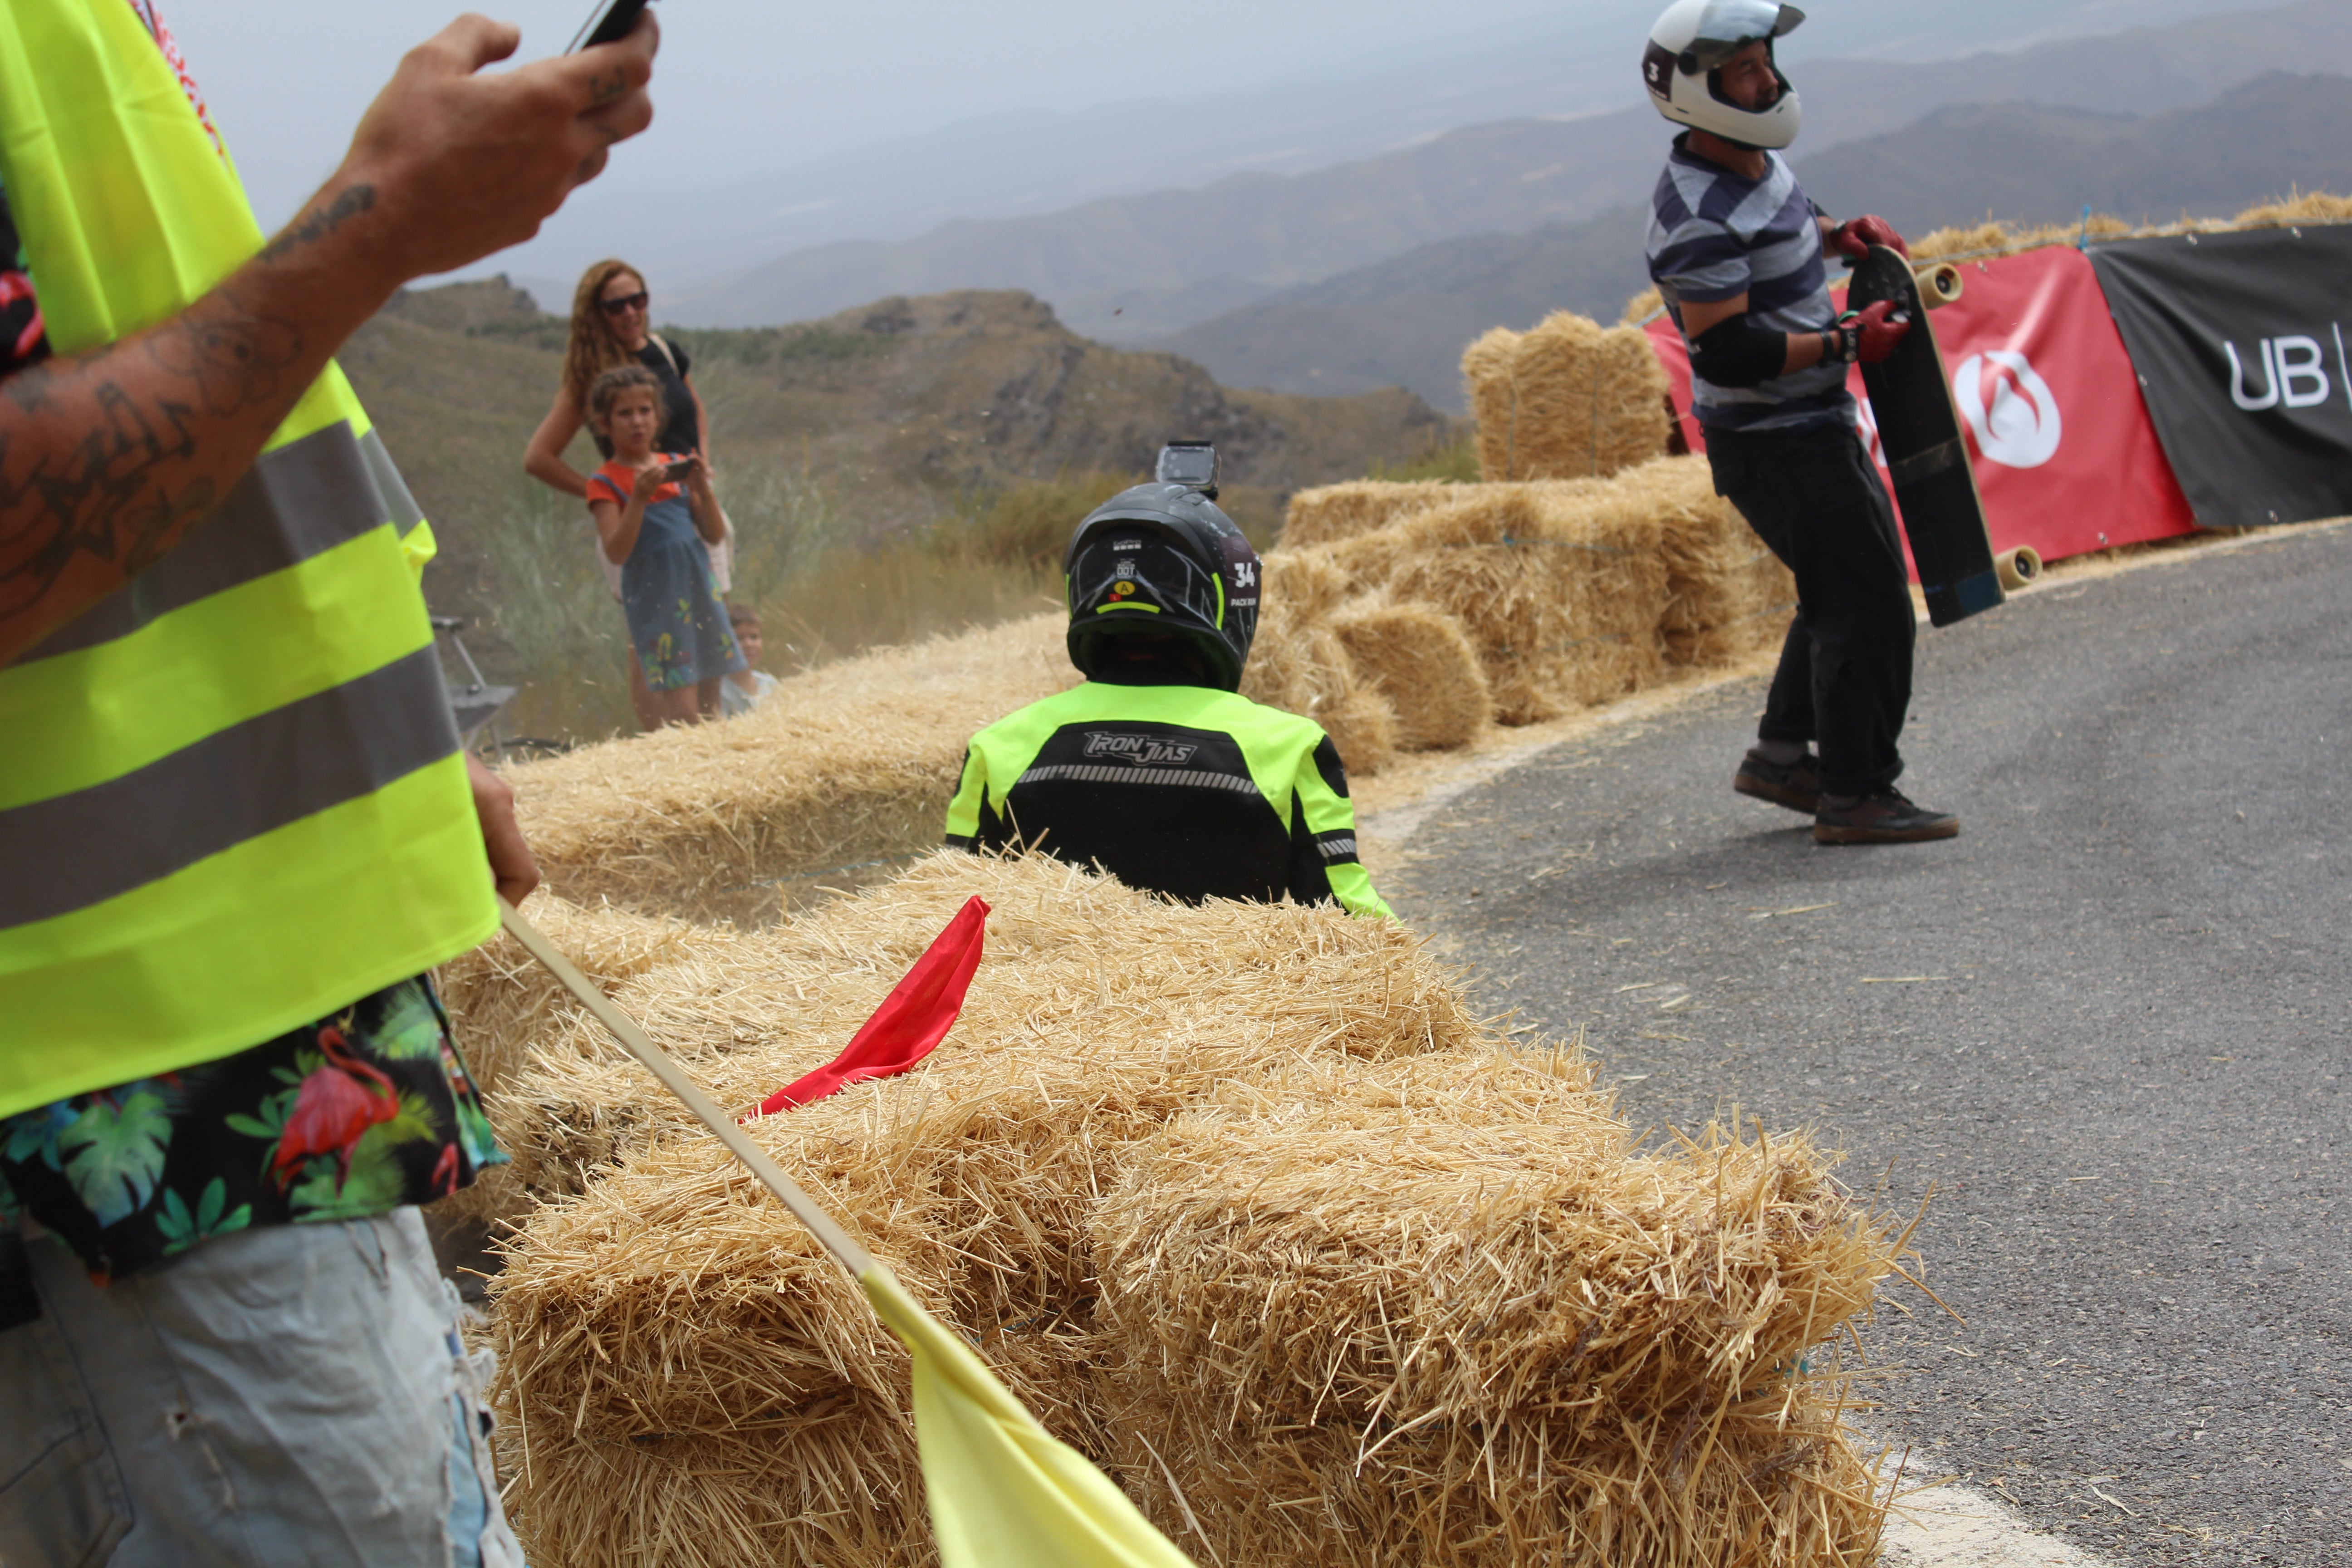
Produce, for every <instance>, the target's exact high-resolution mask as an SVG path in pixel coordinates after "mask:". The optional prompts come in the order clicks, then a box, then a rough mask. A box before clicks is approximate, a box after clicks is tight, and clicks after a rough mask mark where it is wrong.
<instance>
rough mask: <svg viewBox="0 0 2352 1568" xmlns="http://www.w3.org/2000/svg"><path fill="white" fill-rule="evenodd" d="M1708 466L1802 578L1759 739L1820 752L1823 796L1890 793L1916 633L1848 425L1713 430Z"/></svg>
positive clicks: (1883, 507)
mask: <svg viewBox="0 0 2352 1568" xmlns="http://www.w3.org/2000/svg"><path fill="white" fill-rule="evenodd" d="M1706 455H1707V460H1708V462H1709V463H1710V464H1711V465H1712V466H1713V468H1714V470H1715V489H1716V493H1717V495H1721V496H1725V497H1727V498H1729V500H1730V501H1731V504H1732V505H1734V506H1736V507H1738V509H1739V514H1740V515H1741V516H1742V517H1744V518H1746V519H1747V520H1748V527H1750V528H1752V529H1754V530H1755V531H1756V536H1757V537H1758V538H1759V539H1761V540H1762V541H1763V542H1764V543H1765V546H1766V547H1767V548H1768V549H1769V550H1770V551H1771V552H1772V553H1773V554H1775V555H1777V556H1779V557H1780V561H1781V563H1782V564H1784V565H1786V566H1787V567H1788V568H1789V570H1790V571H1791V572H1793V573H1795V574H1796V577H1797V618H1796V620H1795V622H1794V623H1793V624H1792V625H1791V626H1790V627H1789V637H1788V641H1787V642H1785V643H1783V644H1782V645H1781V648H1780V669H1779V671H1778V672H1776V673H1775V674H1774V675H1773V677H1772V690H1771V694H1770V696H1769V697H1768V698H1766V699H1765V702H1764V721H1763V722H1762V723H1761V724H1760V725H1759V726H1758V727H1757V731H1756V732H1757V735H1758V736H1759V738H1760V739H1762V740H1767V741H1812V742H1817V743H1818V744H1819V747H1820V751H1821V781H1822V791H1823V792H1824V793H1825V794H1829V795H1866V794H1868V793H1870V792H1871V791H1873V790H1877V789H1884V788H1885V787H1886V786H1887V785H1888V784H1893V783H1894V782H1895V779H1896V778H1897V777H1899V776H1900V775H1901V773H1902V772H1903V753H1902V752H1900V751H1899V750H1898V749H1897V748H1896V745H1895V742H1897V741H1898V740H1899V739H1900V738H1901V737H1902V734H1903V719H1904V715H1905V714H1906V712H1907V711H1908V710H1909V709H1910V706H1911V647H1912V643H1913V641H1914V639H1915V638H1916V635H1917V622H1916V620H1915V619H1914V616H1913V611H1912V608H1911V594H1910V590H1909V587H1908V585H1907V584H1908V582H1909V574H1908V572H1907V571H1906V569H1905V567H1904V564H1903V545H1902V542H1901V541H1900V540H1898V539H1897V538H1896V536H1895V506H1894V503H1893V502H1892V501H1890V500H1887V499H1886V488H1885V486H1884V485H1882V484H1880V483H1879V480H1878V470H1877V468H1875V467H1874V466H1873V465H1872V463H1871V461H1870V454H1869V453H1868V452H1867V451H1866V450H1865V449H1864V447H1863V444H1862V439H1861V437H1859V436H1857V435H1856V434H1855V433H1854V431H1853V428H1852V427H1851V426H1847V425H1844V424H1837V425H1826V426H1816V427H1814V428H1811V429H1808V430H1795V431H1777V430H1776V431H1749V432H1743V431H1735V430H1710V431H1708V432H1707V434H1706Z"/></svg>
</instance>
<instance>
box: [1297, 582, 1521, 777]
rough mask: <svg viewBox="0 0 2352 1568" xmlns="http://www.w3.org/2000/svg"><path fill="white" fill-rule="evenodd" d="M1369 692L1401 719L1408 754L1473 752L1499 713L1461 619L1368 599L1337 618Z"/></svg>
mask: <svg viewBox="0 0 2352 1568" xmlns="http://www.w3.org/2000/svg"><path fill="white" fill-rule="evenodd" d="M1331 633H1332V635H1333V636H1334V637H1338V638H1339V643H1340V646H1341V647H1345V648H1346V649H1347V650H1348V657H1349V659H1350V660H1351V661H1353V663H1354V665H1355V668H1356V671H1357V673H1358V674H1359V675H1360V676H1361V677H1362V678H1363V680H1364V684H1365V686H1366V687H1367V688H1368V689H1370V690H1372V691H1375V692H1377V693H1379V694H1380V695H1381V697H1383V698H1385V699H1387V700H1388V704H1389V706H1390V707H1391V709H1392V710H1395V713H1396V743H1397V745H1398V746H1399V747H1401V748H1402V749H1403V750H1406V751H1414V752H1421V751H1443V750H1450V749H1452V748H1454V747H1457V746H1466V745H1468V744H1469V743H1470V742H1472V741H1473V740H1475V739H1476V738H1477V735H1478V731H1481V730H1483V729H1485V728H1486V721H1487V720H1488V718H1489V717H1490V716H1491V715H1492V714H1493V712H1494V700H1493V698H1492V697H1491V696H1490V695H1489V694H1488V692H1487V690H1486V669H1485V668H1483V667H1482V666H1481V665H1480V664H1479V662H1478V652H1477V650H1476V649H1475V648H1474V647H1471V646H1470V638H1469V636H1468V634H1467V633H1465V631H1464V630H1463V629H1462V622H1461V621H1460V619H1459V618H1457V617H1456V616H1451V615H1448V614H1447V613H1446V612H1445V611H1444V610H1441V609H1437V608H1435V607H1433V606H1432V605H1423V604H1414V603H1412V602H1407V603H1404V604H1394V603H1391V602H1390V601H1389V600H1388V599H1387V597H1386V596H1385V595H1368V596H1367V597H1365V598H1362V599H1359V600H1356V601H1354V602H1353V603H1351V604H1349V605H1347V606H1346V607H1345V608H1344V609H1342V610H1341V611H1340V612H1339V614H1338V615H1336V616H1333V617H1332V619H1331Z"/></svg>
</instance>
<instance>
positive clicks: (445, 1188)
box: [433, 1143, 457, 1198]
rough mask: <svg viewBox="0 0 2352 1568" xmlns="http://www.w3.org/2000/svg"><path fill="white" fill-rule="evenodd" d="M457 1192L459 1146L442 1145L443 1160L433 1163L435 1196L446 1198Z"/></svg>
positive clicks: (453, 1144)
mask: <svg viewBox="0 0 2352 1568" xmlns="http://www.w3.org/2000/svg"><path fill="white" fill-rule="evenodd" d="M456 1191H457V1145H456V1144H455V1143H444V1144H442V1145H441V1158H440V1159H438V1160H436V1161H435V1162H434V1163H433V1195H434V1196H435V1197H436V1198H446V1197H447V1196H448V1195H449V1194H451V1193H454V1192H456Z"/></svg>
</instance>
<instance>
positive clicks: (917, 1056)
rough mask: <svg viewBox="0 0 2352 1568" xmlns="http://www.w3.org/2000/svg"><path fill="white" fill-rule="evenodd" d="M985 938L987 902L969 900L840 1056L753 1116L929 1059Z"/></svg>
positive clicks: (958, 1006) (959, 1007) (951, 1020)
mask: <svg viewBox="0 0 2352 1568" xmlns="http://www.w3.org/2000/svg"><path fill="white" fill-rule="evenodd" d="M987 935H988V904H987V902H986V901H985V900H982V899H978V898H974V899H972V900H969V901H968V902H966V903H965V905H964V907H963V908H962V909H961V910H957V911H956V918H955V919H953V920H951V921H949V922H948V929H947V930H945V931H941V932H940V934H939V938H938V940H937V941H935V942H932V943H931V945H930V946H929V948H927V949H926V950H925V951H924V952H923V956H922V957H920V958H919V959H917V960H915V967H914V968H912V969H910V970H908V971H907V976H906V978H905V979H903V980H901V981H899V982H898V984H897V985H895V986H893V987H891V990H890V994H889V995H887V996H886V997H884V998H883V999H882V1005H881V1006H879V1007H877V1008H876V1009H875V1010H874V1016H872V1017H871V1018H868V1019H866V1026H865V1027H863V1028H861V1029H859V1030H858V1031H857V1033H856V1036H855V1037H852V1038H851V1040H850V1042H849V1045H848V1047H847V1048H846V1049H845V1050H844V1051H843V1052H842V1053H841V1055H839V1056H837V1057H835V1058H833V1060H832V1061H830V1062H827V1063H826V1064H825V1065H824V1066H823V1067H821V1068H817V1069H816V1071H814V1072H813V1073H811V1074H809V1075H808V1076H807V1077H806V1078H804V1079H801V1080H800V1081H799V1082H797V1083H793V1084H788V1085H786V1086H785V1087H784V1088H782V1089H778V1090H776V1092H775V1093H773V1094H772V1095H770V1096H768V1098H767V1099H765V1100H761V1102H760V1109H759V1110H758V1111H757V1112H756V1114H758V1115H761V1116H773V1115H774V1114H775V1113H776V1112H778V1111H780V1110H790V1109H792V1108H793V1107H794V1106H800V1105H806V1104H807V1103H808V1102H809V1101H811V1100H823V1099H824V1097H825V1096H826V1095H828V1094H831V1093H833V1092H834V1091H835V1089H842V1088H844V1087H845V1086H846V1085H849V1084H853V1083H862V1082H864V1081H865V1080H866V1079H869V1078H888V1077H890V1076H891V1075H892V1074H894V1073H902V1072H905V1071H906V1070H907V1069H908V1068H910V1067H913V1066H914V1065H915V1064H916V1063H917V1062H919V1061H921V1060H922V1059H923V1058H925V1057H927V1056H929V1055H930V1054H931V1050H932V1047H935V1046H937V1045H938V1044H939V1043H940V1040H941V1039H943V1038H945V1037H946V1036H947V1032H948V1030H949V1029H950V1027H952V1026H954V1024H955V1021H956V1016H957V1015H958V1014H960V1013H961V1012H962V1011H963V994H964V993H965V992H966V991H967V990H969V989H970V988H971V975H972V971H973V970H975V969H978V968H979V967H980V950H981V946H982V942H984V941H985V940H986V938H987ZM746 1120H749V1119H748V1118H747V1119H746Z"/></svg>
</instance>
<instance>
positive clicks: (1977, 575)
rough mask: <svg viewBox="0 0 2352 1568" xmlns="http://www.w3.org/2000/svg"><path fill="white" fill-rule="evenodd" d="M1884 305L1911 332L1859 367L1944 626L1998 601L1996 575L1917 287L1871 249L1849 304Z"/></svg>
mask: <svg viewBox="0 0 2352 1568" xmlns="http://www.w3.org/2000/svg"><path fill="white" fill-rule="evenodd" d="M1879 300H1894V301H1895V311H1896V312H1897V313H1898V314H1904V315H1908V316H1909V317H1910V319H1911V331H1909V332H1907V333H1906V334H1905V336H1904V339H1903V342H1901V343H1899V344H1898V345H1896V347H1895V352H1894V353H1892V354H1890V355H1889V356H1887V358H1886V359H1885V360H1884V361H1882V362H1881V363H1877V364H1865V365H1864V366H1863V367H1862V384H1863V387H1864V390H1865V391H1867V392H1868V393H1869V394H1870V411H1871V413H1872V414H1873V415H1874V416H1876V418H1877V421H1878V438H1879V440H1880V442H1881V443H1882V444H1883V445H1884V447H1885V451H1886V468H1887V472H1888V473H1890V474H1892V475H1893V476H1894V478H1895V500H1896V502H1897V503H1899V505H1900V508H1901V510H1902V513H1903V532H1904V534H1905V536H1906V538H1908V539H1909V540H1910V541H1911V559H1912V560H1913V561H1915V562H1916V563H1918V567H1919V586H1920V587H1921V588H1922V589H1923V590H1924V591H1925V592H1926V594H1927V619H1928V620H1929V621H1930V622H1931V623H1933V624H1934V625H1936V626H1950V625H1951V624H1952V623H1953V622H1955V621H1959V620H1965V619H1967V618H1968V617H1969V616H1973V615H1975V614H1976V613H1977V612H1978V611H1979V610H1990V609H1991V608H1992V607H1993V606H1994V605H1998V604H2000V603H2001V602H2002V595H2001V591H2000V572H1999V571H1998V570H1997V569H1996V568H1995V566H1994V564H1993V555H1992V536H1991V535H1990V533H1988V532H1987V531H1985V514H1984V500H1983V499H1982V498H1981V497H1979V495H1978V494H1977V476H1976V472H1975V470H1974V469H1973V468H1970V467H1969V443H1968V437H1966V436H1964V435H1962V434H1961V433H1960V415H1959V410H1958V408H1956V407H1954V406H1953V404H1952V384H1951V381H1950V379H1949V378H1948V376H1947V375H1946V374H1944V355H1943V351H1942V350H1941V349H1939V348H1937V345H1936V329H1935V327H1934V325H1933V324H1932V323H1930V322H1929V321H1928V319H1927V310H1926V308H1925V305H1924V302H1923V301H1922V300H1920V298H1919V283H1918V279H1916V278H1915V277H1913V275H1912V271H1911V263H1910V262H1909V261H1907V260H1906V259H1905V258H1904V257H1903V255H1902V253H1901V252H1899V251H1895V250H1892V249H1889V248H1888V247H1885V246H1883V245H1874V246H1872V247H1870V254H1869V255H1868V256H1866V257H1864V258H1863V259H1862V260H1861V261H1859V262H1857V263H1855V265H1854V269H1853V283H1852V284H1851V285H1850V286H1849V287H1848V288H1847V289H1846V305H1847V308H1848V309H1850V310H1862V309H1864V308H1865V307H1867V306H1870V305H1874V304H1876V303H1877V302H1878V301H1879Z"/></svg>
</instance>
